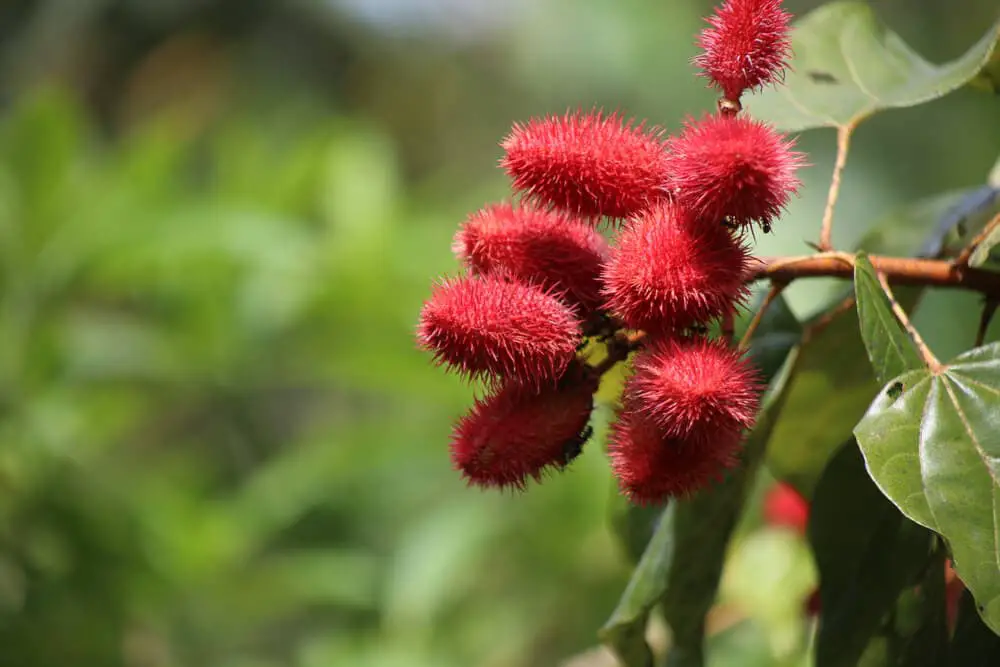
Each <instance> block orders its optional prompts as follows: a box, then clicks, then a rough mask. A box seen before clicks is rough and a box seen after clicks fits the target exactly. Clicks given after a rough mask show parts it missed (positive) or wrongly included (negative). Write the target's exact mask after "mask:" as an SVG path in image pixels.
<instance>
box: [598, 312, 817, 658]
mask: <svg viewBox="0 0 1000 667" xmlns="http://www.w3.org/2000/svg"><path fill="white" fill-rule="evenodd" d="M800 335H801V325H800V324H799V322H798V321H797V320H796V319H795V317H794V316H793V315H792V314H791V311H790V310H789V309H788V306H787V304H786V303H785V301H784V300H783V299H781V298H779V299H777V300H775V302H774V303H772V304H771V308H770V309H769V310H768V312H767V313H766V315H765V318H764V320H763V321H762V323H761V326H760V328H758V330H757V334H756V335H755V336H754V339H753V341H752V344H751V347H750V356H751V358H752V359H753V360H754V361H755V363H756V364H757V366H758V367H759V368H760V369H761V371H762V374H763V377H764V379H765V380H766V381H767V382H769V383H770V384H771V388H770V390H769V392H768V394H767V396H766V398H765V403H764V407H763V409H762V411H761V414H760V416H759V417H758V422H757V425H756V427H755V428H754V430H753V432H752V433H751V434H750V435H749V436H748V438H747V442H746V445H745V448H744V464H743V465H742V466H741V467H740V468H739V469H738V470H736V471H734V472H733V473H732V474H730V475H729V476H728V477H727V479H726V480H725V481H724V482H723V483H721V484H719V485H717V486H715V487H712V488H710V489H706V490H705V491H703V492H701V493H699V494H697V495H695V496H694V497H693V498H691V499H688V500H683V501H673V502H671V503H669V504H668V506H667V508H666V509H665V510H663V513H662V514H661V516H660V519H659V523H658V524H657V525H656V530H655V531H654V532H653V534H652V537H651V538H649V541H648V544H647V545H646V549H645V551H644V552H643V554H642V557H641V559H640V560H639V564H638V566H637V567H636V570H635V572H634V573H633V575H632V579H631V580H630V582H629V585H628V587H627V588H626V589H625V592H624V593H623V595H622V597H621V600H620V601H619V603H618V606H617V608H616V609H615V610H614V612H613V613H612V615H611V618H610V619H608V621H607V623H605V625H604V627H603V628H602V629H601V633H600V634H601V639H602V640H603V641H604V642H605V643H607V644H609V645H610V646H611V647H612V648H614V650H615V651H616V653H618V655H619V656H620V657H621V659H622V660H623V661H624V662H625V664H626V665H629V667H631V666H632V665H646V664H649V663H648V660H649V659H651V658H650V652H649V648H648V647H647V646H646V644H645V640H644V632H643V630H644V628H645V625H646V620H647V619H648V616H649V613H650V610H651V609H652V608H653V607H654V606H655V605H656V604H657V602H662V604H663V610H664V616H665V617H666V620H667V622H668V623H669V624H670V626H671V630H672V635H673V637H672V644H671V655H670V658H669V664H670V665H674V666H678V667H679V666H681V665H702V664H703V662H704V647H703V644H704V623H705V615H706V614H707V613H708V610H709V609H710V608H711V606H712V604H713V603H714V601H715V594H716V589H717V588H718V583H719V576H720V573H721V570H722V565H723V561H724V558H725V550H726V545H727V544H728V543H729V538H730V536H731V534H732V531H733V528H734V527H735V525H736V521H737V519H738V518H739V515H740V512H741V511H742V508H743V503H744V501H745V500H746V496H747V494H748V492H749V487H750V485H751V484H752V481H753V479H754V477H755V475H756V472H757V467H758V465H759V463H760V460H761V459H762V457H763V452H764V448H765V447H766V445H767V442H768V440H769V438H770V435H771V429H772V428H773V426H774V422H775V420H776V418H777V415H778V414H779V413H780V411H781V409H782V406H783V403H784V397H785V395H786V388H787V387H788V382H787V380H788V373H783V374H779V372H780V370H781V369H782V368H783V367H785V362H786V360H787V359H788V357H789V354H792V355H794V354H795V353H794V352H792V350H793V349H794V346H795V345H796V344H797V343H798V341H799V337H800ZM653 511H655V510H653ZM631 515H632V516H633V517H634V519H635V521H634V522H633V523H629V517H628V516H626V517H624V518H621V519H619V521H620V522H621V523H622V524H623V525H624V526H633V527H634V525H635V523H638V524H639V525H640V526H644V525H648V521H649V517H650V510H648V509H643V508H634V509H633V510H632V512H631ZM627 534H631V533H627ZM635 537H636V536H635V535H631V537H630V538H629V539H626V540H625V542H626V545H627V546H629V547H630V548H634V547H635ZM640 539H641V535H640Z"/></svg>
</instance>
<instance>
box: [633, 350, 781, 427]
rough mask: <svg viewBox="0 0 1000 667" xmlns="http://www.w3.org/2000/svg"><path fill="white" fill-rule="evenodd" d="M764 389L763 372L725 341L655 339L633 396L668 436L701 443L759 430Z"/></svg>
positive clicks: (639, 360)
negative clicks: (755, 426)
mask: <svg viewBox="0 0 1000 667" xmlns="http://www.w3.org/2000/svg"><path fill="white" fill-rule="evenodd" d="M762 389H763V386H762V385H761V383H760V380H759V377H758V374H757V371H756V370H755V369H754V367H753V366H752V365H751V364H750V362H749V360H748V359H746V358H745V357H743V356H742V355H741V354H740V352H739V351H737V350H735V349H733V348H732V347H730V346H729V345H727V344H726V343H725V342H724V341H722V340H718V339H716V340H709V339H706V338H701V337H698V338H679V339H658V340H654V341H653V342H652V343H650V344H649V346H648V347H647V348H646V350H644V351H643V352H642V353H641V354H639V355H638V356H637V357H636V359H635V373H634V374H633V375H632V377H631V378H629V381H628V384H627V389H626V390H627V391H628V393H629V395H630V396H632V397H633V398H634V401H635V407H636V409H639V410H642V411H643V413H644V414H646V415H647V416H648V417H649V418H650V419H652V420H653V421H654V422H655V423H656V424H657V425H658V426H659V427H660V428H661V429H662V430H663V432H664V433H665V434H667V435H668V436H670V437H682V438H685V439H688V440H692V441H697V442H706V441H710V440H712V439H713V438H716V437H718V434H719V433H720V432H723V431H724V432H733V433H736V434H739V433H740V432H741V431H742V430H743V429H749V428H751V427H752V426H753V424H754V421H755V419H756V416H757V409H758V408H759V407H760V396H761V392H762Z"/></svg>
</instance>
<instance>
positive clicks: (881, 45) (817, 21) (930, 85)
mask: <svg viewBox="0 0 1000 667" xmlns="http://www.w3.org/2000/svg"><path fill="white" fill-rule="evenodd" d="M998 32H1000V22H998V23H997V24H994V25H993V26H992V27H991V28H990V30H989V31H988V32H987V33H986V34H985V35H984V36H983V37H982V38H981V39H980V40H979V41H978V42H976V44H974V45H973V46H972V47H971V48H970V49H969V50H968V51H967V52H966V53H965V54H963V55H962V56H961V57H959V58H957V59H955V60H953V61H951V62H949V63H946V64H944V65H935V64H933V63H930V62H928V61H927V60H925V59H924V58H922V57H921V56H920V55H919V54H917V53H915V52H914V51H913V50H912V49H911V48H910V47H909V46H908V45H907V44H906V43H905V42H904V41H903V40H902V39H901V38H900V37H899V35H897V34H896V33H894V32H892V31H890V30H888V29H886V28H885V27H884V26H883V25H882V24H881V23H880V22H879V21H878V19H877V18H876V16H875V13H874V11H873V10H872V8H871V7H870V6H869V5H868V4H867V3H863V2H851V1H847V2H832V3H829V4H826V5H823V6H822V7H820V8H818V9H816V10H815V11H813V12H810V13H809V14H807V15H805V16H804V17H802V18H801V19H800V20H798V21H796V23H795V25H794V29H793V31H792V50H793V53H794V56H793V59H792V61H791V68H790V70H789V71H788V72H787V74H786V77H785V81H784V84H783V85H779V86H775V87H773V88H769V89H767V90H765V91H764V92H763V94H762V95H761V96H760V97H759V98H758V99H751V100H750V101H749V103H748V105H747V106H748V108H749V110H750V113H751V114H752V115H753V116H755V117H757V118H760V119H762V120H767V121H769V122H771V123H773V124H774V125H776V126H777V127H778V128H779V129H781V130H784V131H786V132H798V131H802V130H807V129H809V128H815V127H853V126H855V125H856V124H857V123H859V122H860V121H861V120H863V119H864V118H866V117H868V116H871V115H872V114H874V113H876V112H878V111H881V110H883V109H888V108H892V107H910V106H915V105H917V104H921V103H923V102H929V101H931V100H934V99H937V98H939V97H943V96H944V95H946V94H948V93H949V92H951V91H953V90H955V89H957V88H959V87H961V86H963V85H964V84H966V83H967V82H969V81H970V80H972V79H973V78H974V77H975V76H976V75H977V74H978V73H979V72H980V70H982V69H983V67H984V66H985V65H986V64H987V63H988V62H989V60H990V57H991V55H992V54H993V51H994V49H995V47H996V41H997V34H998Z"/></svg>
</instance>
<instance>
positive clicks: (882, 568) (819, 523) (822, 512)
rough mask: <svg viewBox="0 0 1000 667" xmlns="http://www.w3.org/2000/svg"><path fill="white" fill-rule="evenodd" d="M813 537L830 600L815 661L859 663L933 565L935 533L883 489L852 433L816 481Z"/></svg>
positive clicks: (824, 665)
mask: <svg viewBox="0 0 1000 667" xmlns="http://www.w3.org/2000/svg"><path fill="white" fill-rule="evenodd" d="M809 541H810V543H811V544H812V547H813V553H814V554H815V557H816V566H817V568H818V569H819V585H820V599H821V600H822V604H823V611H822V615H821V617H820V625H819V632H818V634H817V637H816V667H841V666H842V667H854V665H856V664H858V661H859V660H860V659H861V656H862V655H863V653H864V651H865V648H866V647H867V646H868V644H869V641H870V640H871V638H872V637H873V635H875V634H876V632H877V631H878V630H879V628H880V626H881V625H882V619H883V617H884V616H885V614H886V613H888V612H889V611H890V610H891V609H892V607H893V605H894V604H895V602H896V599H897V598H898V597H899V594H900V592H901V591H902V590H903V588H904V587H905V586H907V585H910V584H913V583H914V582H915V581H916V579H917V577H918V576H919V573H920V571H921V569H922V568H923V567H924V566H925V565H926V563H927V561H928V557H929V556H930V549H931V544H932V534H931V533H930V532H929V531H928V530H927V529H926V528H923V527H922V526H918V525H917V524H915V523H913V522H912V521H908V520H907V519H906V518H904V517H903V515H902V514H900V513H899V510H898V509H896V508H895V507H894V506H893V505H892V503H890V502H889V501H888V500H886V499H885V497H884V496H883V495H882V494H881V493H880V492H879V490H878V488H877V487H876V486H875V485H874V484H873V483H872V480H871V478H870V477H869V476H868V473H867V472H866V471H865V464H864V459H863V458H862V457H861V453H860V452H859V451H858V447H857V444H856V443H855V441H854V440H853V439H852V440H850V441H849V442H847V443H846V444H845V445H844V446H843V447H841V449H840V450H839V451H838V452H837V454H836V455H835V456H834V457H833V458H832V459H831V460H830V463H829V464H828V465H827V467H826V469H825V470H824V471H823V476H822V477H821V478H820V480H819V482H818V484H817V485H816V492H815V493H814V494H813V499H812V506H811V513H810V517H809Z"/></svg>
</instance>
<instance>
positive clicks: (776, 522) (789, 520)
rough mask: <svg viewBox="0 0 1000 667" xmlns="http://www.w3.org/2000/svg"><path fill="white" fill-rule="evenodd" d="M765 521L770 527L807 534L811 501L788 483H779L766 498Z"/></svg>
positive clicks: (769, 491)
mask: <svg viewBox="0 0 1000 667" xmlns="http://www.w3.org/2000/svg"><path fill="white" fill-rule="evenodd" d="M764 520H765V521H766V522H767V524H768V525H769V526H780V527H783V528H789V529H791V530H792V531H794V532H796V533H798V534H799V535H805V534H806V528H807V527H808V525H809V501H808V500H806V499H805V498H803V497H802V494H800V493H799V492H798V491H796V490H795V487H794V486H792V485H791V484H788V483H787V482H778V483H777V484H775V485H774V486H772V487H771V488H770V490H768V492H767V495H765V496H764Z"/></svg>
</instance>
